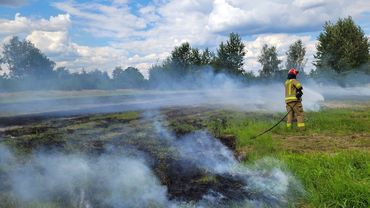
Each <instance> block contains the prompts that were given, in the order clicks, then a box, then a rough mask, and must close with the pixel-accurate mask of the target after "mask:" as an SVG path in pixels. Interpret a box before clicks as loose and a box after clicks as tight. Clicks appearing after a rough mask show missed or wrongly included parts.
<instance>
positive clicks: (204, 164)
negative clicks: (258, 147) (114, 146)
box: [155, 121, 304, 207]
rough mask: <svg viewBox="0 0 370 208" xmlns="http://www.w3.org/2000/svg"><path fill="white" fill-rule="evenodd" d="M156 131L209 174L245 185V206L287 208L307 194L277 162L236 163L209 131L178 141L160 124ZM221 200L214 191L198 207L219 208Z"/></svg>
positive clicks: (186, 159) (187, 136)
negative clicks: (214, 207) (216, 206)
mask: <svg viewBox="0 0 370 208" xmlns="http://www.w3.org/2000/svg"><path fill="white" fill-rule="evenodd" d="M155 130H156V132H157V134H158V135H166V136H167V137H166V141H167V142H168V143H169V145H170V146H172V147H174V149H176V151H177V152H178V153H179V155H180V157H181V158H182V159H184V160H185V161H190V162H191V163H193V164H196V166H198V167H199V168H202V169H204V170H206V171H208V172H211V173H214V174H221V175H230V176H232V177H234V178H238V179H240V180H241V181H243V182H244V183H243V186H244V189H245V190H246V191H247V192H249V193H251V199H247V200H245V201H243V205H244V206H245V204H249V205H251V206H253V207H266V206H267V207H286V206H288V204H289V203H292V202H293V201H294V200H296V199H297V198H298V197H301V196H303V194H304V190H303V188H302V185H301V184H300V182H299V181H298V180H297V179H295V178H294V177H293V176H292V175H291V174H290V173H289V172H288V171H286V170H285V169H286V168H285V167H284V165H283V164H282V163H281V162H279V161H277V160H275V159H272V158H264V159H261V160H259V161H256V162H255V163H254V164H253V165H250V166H245V165H242V164H240V163H239V162H238V161H237V160H236V159H235V157H234V154H233V153H232V152H231V151H230V149H228V148H227V147H226V146H225V145H223V144H222V143H221V142H220V141H219V140H218V139H216V138H214V137H213V136H212V135H210V134H209V133H208V132H206V131H196V132H193V133H190V134H187V135H185V136H182V137H180V138H176V137H175V136H174V134H173V133H172V132H171V131H170V130H168V129H166V128H165V127H164V126H163V125H162V124H161V121H157V122H155ZM222 198H223V196H222V194H221V193H217V192H214V191H212V192H211V193H210V194H208V195H204V196H203V199H204V200H203V201H201V202H200V203H199V204H203V203H205V204H217V203H218V202H219V201H220V200H222Z"/></svg>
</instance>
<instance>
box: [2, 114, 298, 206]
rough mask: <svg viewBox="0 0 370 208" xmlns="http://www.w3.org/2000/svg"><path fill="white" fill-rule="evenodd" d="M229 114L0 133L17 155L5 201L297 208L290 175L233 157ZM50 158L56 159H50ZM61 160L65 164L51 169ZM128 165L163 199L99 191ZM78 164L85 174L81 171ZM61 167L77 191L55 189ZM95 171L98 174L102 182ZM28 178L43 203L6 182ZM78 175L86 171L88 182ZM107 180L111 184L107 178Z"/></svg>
mask: <svg viewBox="0 0 370 208" xmlns="http://www.w3.org/2000/svg"><path fill="white" fill-rule="evenodd" d="M227 115H229V113H228V112H224V111H219V110H216V109H212V108H188V109H182V110H180V109H177V108H169V109H163V110H160V111H155V112H126V113H115V114H101V115H93V116H84V117H72V118H63V119H60V118H57V119H49V120H44V121H42V122H40V123H30V124H28V125H24V126H21V127H18V128H9V129H5V130H3V131H2V132H1V135H0V138H1V144H2V145H3V146H4V145H5V147H6V148H7V151H9V152H13V153H9V154H10V155H12V159H9V158H8V159H7V160H8V161H7V163H9V164H8V165H6V164H7V163H6V162H3V163H2V164H1V167H0V172H1V176H2V178H3V179H4V180H2V181H3V183H1V184H0V185H1V186H2V191H1V194H0V197H1V199H2V202H3V203H5V202H6V206H8V207H17V206H31V205H33V204H39V205H40V206H41V205H46V204H51V205H53V206H57V207H58V206H61V207H63V206H72V207H76V206H78V203H82V204H84V205H88V204H92V203H93V204H96V205H97V206H98V207H99V206H101V207H131V206H130V204H125V203H124V202H123V201H122V200H126V201H130V200H131V199H135V200H136V201H137V200H139V201H140V200H141V201H142V202H140V203H139V204H140V205H141V206H142V207H151V206H152V205H153V206H154V207H158V206H159V207H167V206H212V207H216V206H219V207H228V206H232V205H233V206H236V205H237V204H239V205H247V204H249V205H251V206H257V205H263V204H264V205H266V206H273V207H277V206H285V205H287V204H291V203H294V202H295V200H296V199H297V197H298V196H296V195H295V194H293V192H296V193H298V192H300V191H302V190H301V187H300V186H299V183H298V182H297V181H295V179H294V178H293V177H292V176H291V175H290V174H289V173H285V172H284V171H283V170H282V169H280V168H279V167H276V168H275V169H274V168H267V169H263V168H262V169H258V168H257V169H246V168H245V167H243V165H241V164H239V162H238V161H237V160H236V157H235V152H236V144H235V143H236V138H235V137H234V136H232V135H226V136H225V135H221V134H219V133H220V128H222V126H223V125H226V124H225V123H222V122H224V121H223V120H225V118H224V117H225V116H227ZM220 122H221V123H220ZM218 125H220V126H218ZM211 126H213V127H212V128H210V127H211ZM207 128H209V131H208V130H207ZM212 129H213V130H212ZM219 138H221V139H219ZM225 144H226V146H225ZM48 158H52V159H51V160H52V161H50V160H49V159H48ZM69 160H70V161H71V163H72V165H73V164H74V163H73V161H75V162H76V164H74V165H77V166H76V167H70V165H71V164H69V162H68V161H69ZM122 160H123V162H122ZM127 160H128V161H127ZM131 160H133V161H131ZM45 161H46V162H45ZM56 161H59V162H60V164H59V165H50V164H49V163H54V162H56ZM94 161H95V162H96V161H103V162H101V163H102V164H100V166H102V167H96V166H95V162H94ZM59 162H57V164H58V163H59ZM131 162H132V163H135V165H134V167H132V168H133V170H135V167H136V166H143V167H145V168H144V169H148V170H147V171H145V173H143V175H142V176H141V177H143V178H145V179H144V181H145V180H149V181H151V182H148V183H147V184H151V183H153V184H152V185H151V186H150V188H149V189H153V190H154V191H153V193H154V192H158V193H159V195H158V196H157V195H153V193H147V192H143V193H140V189H139V188H136V185H132V184H131V183H129V182H122V181H118V182H117V183H122V186H125V187H126V188H124V187H122V188H118V189H116V188H115V186H114V185H113V184H114V183H113V182H112V183H113V184H111V185H106V184H105V185H101V187H103V188H100V186H95V184H94V182H93V181H94V180H98V181H101V182H102V183H104V181H105V180H106V183H108V184H109V183H111V180H113V179H114V180H119V178H120V177H122V176H121V174H123V173H125V174H126V175H130V174H132V173H131V172H130V168H131V165H130V164H131ZM64 163H66V164H64ZM121 163H123V164H122V165H123V166H127V167H126V168H125V170H122V171H123V172H116V168H114V169H113V170H111V173H109V174H108V173H106V172H105V171H103V170H101V169H104V168H105V169H108V170H109V169H110V168H112V167H111V166H113V167H114V166H116V165H120V164H121ZM126 163H127V164H126ZM136 163H138V164H136ZM81 164H83V165H82V167H85V169H81V170H80V169H79V168H81ZM106 165H108V166H109V167H106ZM23 167H29V168H28V169H27V168H26V169H25V168H23ZM63 168H67V172H66V173H65V174H67V175H68V169H69V168H70V169H71V170H69V171H71V174H72V175H73V174H75V177H73V178H72V179H70V178H68V177H67V179H65V178H64V177H62V179H63V180H66V181H65V184H72V182H74V183H75V180H77V181H78V183H77V185H70V186H67V187H65V186H64V185H60V186H61V188H56V187H54V186H53V184H55V183H56V184H58V183H57V182H55V180H62V179H61V178H59V177H61V176H59V172H54V171H56V170H60V169H63ZM117 168H118V169H119V167H117ZM86 169H87V170H86ZM75 170H76V172H74V171H75ZM19 171H21V172H19ZM90 171H91V172H94V171H95V172H99V173H100V172H101V174H102V176H100V175H95V174H92V173H90ZM127 171H129V172H130V173H129V172H127ZM23 172H26V173H29V174H31V175H35V177H34V178H36V179H37V178H39V179H42V181H44V182H37V180H33V179H30V178H26V179H25V181H26V183H28V185H30V186H38V185H40V186H42V187H45V190H44V189H43V190H38V191H39V192H40V193H42V192H43V191H48V192H50V194H47V197H46V198H44V197H41V195H42V194H37V193H36V194H33V195H31V196H28V195H27V194H24V193H23V192H21V193H20V192H19V191H20V189H25V190H26V191H31V190H28V188H30V187H28V186H20V185H19V184H17V183H15V185H14V184H12V183H9V181H13V182H14V180H15V178H14V177H16V176H17V175H21V176H22V177H23V175H22V174H21V173H23ZM80 172H83V173H84V174H82V175H84V176H83V177H82V176H81V175H80V174H81V173H80ZM86 172H87V173H86ZM126 172H127V173H126ZM9 173H13V174H9ZM111 174H113V175H111ZM106 175H107V177H108V176H109V179H107V178H105V177H106ZM111 177H112V178H111ZM132 177H133V178H134V179H133V181H135V180H139V179H135V177H136V176H132ZM281 177H283V178H281ZM143 178H141V179H143ZM280 180H281V181H285V180H288V181H289V184H290V185H289V186H286V185H284V184H279V183H280V182H279V181H280ZM45 181H46V182H45ZM53 181H54V182H53ZM256 181H258V183H256ZM38 183H40V184H38ZM133 183H134V182H133ZM273 184H275V186H282V190H273V189H266V187H268V186H271V185H273ZM138 185H140V183H138ZM48 187H49V189H48ZM138 189H139V190H138ZM132 190H137V191H138V193H136V194H138V195H142V194H144V195H145V194H148V195H147V197H148V198H145V196H144V197H143V198H141V197H138V196H136V195H135V196H134V195H133V196H131V195H130V196H125V194H124V193H126V192H127V191H132ZM36 192H37V191H36ZM134 192H135V191H134ZM105 194H108V195H114V194H122V197H123V198H122V199H111V200H110V201H106V200H103V198H102V196H101V195H105ZM298 195H299V194H298ZM154 196H155V197H154ZM125 197H130V199H125ZM147 201H151V203H149V204H148V203H146V202H147ZM144 202H145V203H144Z"/></svg>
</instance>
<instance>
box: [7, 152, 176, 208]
mask: <svg viewBox="0 0 370 208" xmlns="http://www.w3.org/2000/svg"><path fill="white" fill-rule="evenodd" d="M0 150H1V151H0V170H1V169H2V168H3V169H4V171H5V170H7V171H6V174H7V177H8V178H10V183H9V184H10V191H11V193H12V195H14V196H16V200H17V201H18V202H19V203H20V204H21V205H26V206H27V205H30V204H32V203H47V202H53V201H61V203H62V204H59V206H63V205H65V206H73V207H115V208H121V207H151V206H154V207H170V206H172V205H171V203H170V202H169V200H168V199H167V189H166V187H165V186H162V185H161V184H160V183H159V181H158V179H157V178H156V177H155V175H154V174H153V173H152V171H151V169H150V167H149V166H148V165H147V164H146V162H145V161H144V160H143V159H141V158H137V157H135V158H133V157H130V156H127V155H124V154H117V155H102V156H99V157H96V158H94V157H87V156H83V155H76V154H62V153H37V154H34V155H32V156H31V158H28V159H27V161H26V162H20V161H16V160H15V157H14V156H13V154H12V153H11V152H10V151H9V149H8V148H6V147H5V146H0ZM10 164H12V166H11V167H10ZM5 166H7V167H5ZM1 184H2V183H0V185H1ZM66 202H68V203H66ZM63 203H65V204H63ZM0 204H1V202H0Z"/></svg>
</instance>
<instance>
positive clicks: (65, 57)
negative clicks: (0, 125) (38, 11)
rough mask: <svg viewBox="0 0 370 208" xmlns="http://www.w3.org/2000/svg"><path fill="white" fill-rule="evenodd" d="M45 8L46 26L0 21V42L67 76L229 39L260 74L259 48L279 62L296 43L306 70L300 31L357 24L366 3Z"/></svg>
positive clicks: (145, 62)
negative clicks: (14, 42)
mask: <svg viewBox="0 0 370 208" xmlns="http://www.w3.org/2000/svg"><path fill="white" fill-rule="evenodd" d="M129 4H130V5H129ZM132 4H134V5H132ZM52 5H53V6H54V7H56V8H57V9H59V10H61V11H62V12H64V13H65V14H59V15H57V16H54V17H50V18H48V19H32V18H28V17H24V16H21V15H20V14H17V15H15V18H14V19H12V20H8V19H0V28H2V29H1V31H0V37H2V38H5V37H9V36H10V35H21V37H26V38H27V39H28V40H30V41H32V42H33V43H34V44H35V45H36V46H37V47H39V48H40V49H41V50H42V51H43V52H45V53H46V54H47V55H48V56H50V57H51V58H52V59H53V60H55V61H56V62H57V64H58V66H62V65H64V66H66V67H68V68H69V69H72V70H73V71H78V70H80V69H81V68H85V69H86V70H93V69H95V68H99V69H102V70H106V71H112V70H113V69H114V67H115V66H118V65H121V66H122V67H127V66H136V67H139V69H140V70H141V71H142V72H143V73H144V74H147V69H148V68H149V67H150V66H151V65H152V64H154V63H157V62H161V61H162V60H164V58H166V57H167V56H168V55H169V53H170V51H171V50H172V49H173V48H174V46H177V45H179V44H181V43H182V42H185V41H188V42H190V44H191V45H192V46H195V47H199V48H205V47H209V48H211V49H213V50H214V49H215V48H216V47H217V45H218V44H219V43H220V42H221V41H224V40H226V39H227V35H228V33H230V32H238V33H239V34H244V39H246V40H247V41H245V43H246V48H247V50H248V53H247V57H246V69H248V70H252V71H257V70H258V69H259V68H260V65H259V63H258V62H257V57H258V55H259V52H260V50H261V48H262V45H263V44H264V43H267V44H269V45H275V46H277V48H278V52H279V56H280V58H282V59H284V56H285V51H286V50H287V49H288V46H289V45H290V44H291V43H293V42H294V41H295V40H297V39H298V38H300V39H302V40H303V42H304V43H305V45H306V47H307V56H308V63H307V65H306V68H307V69H309V68H311V67H312V65H311V62H312V60H313V58H312V57H313V56H312V55H313V54H314V52H315V43H316V41H315V39H316V37H312V36H310V35H307V33H302V34H301V33H300V32H304V31H318V30H321V26H322V24H323V23H324V22H325V21H327V20H335V19H336V18H337V17H345V16H348V15H351V16H353V17H354V18H355V20H356V18H357V17H358V16H361V14H363V13H364V12H366V11H367V12H369V11H370V2H369V1H365V0H353V1H349V0H339V1H334V0H279V1H276V0H266V1H259V2H257V1H252V0H187V1H183V0H153V1H152V2H150V3H148V4H145V5H140V4H139V3H136V2H134V1H129V0H112V1H92V2H88V3H87V2H86V3H78V2H76V1H61V2H57V3H53V4H52ZM136 8H137V10H135V11H134V9H136ZM72 20H73V22H72ZM71 28H73V29H74V30H73V31H74V32H77V33H78V32H81V31H83V32H85V33H88V35H90V36H91V37H89V38H90V39H94V38H96V41H99V39H100V38H102V37H103V38H104V39H105V40H107V39H108V40H109V41H105V42H108V43H107V44H106V45H105V46H101V47H93V46H89V45H88V44H86V45H81V44H78V43H76V42H74V41H75V40H73V37H71V32H70V29H71ZM85 33H84V34H85Z"/></svg>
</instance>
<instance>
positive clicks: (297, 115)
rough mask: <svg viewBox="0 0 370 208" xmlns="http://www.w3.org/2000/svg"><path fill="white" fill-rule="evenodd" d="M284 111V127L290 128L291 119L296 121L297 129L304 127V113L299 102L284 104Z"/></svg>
mask: <svg viewBox="0 0 370 208" xmlns="http://www.w3.org/2000/svg"><path fill="white" fill-rule="evenodd" d="M286 110H287V112H289V113H288V117H287V123H286V126H287V127H288V128H291V127H292V123H293V119H297V127H298V128H303V127H304V113H303V106H302V102H301V101H293V102H289V103H287V104H286Z"/></svg>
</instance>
